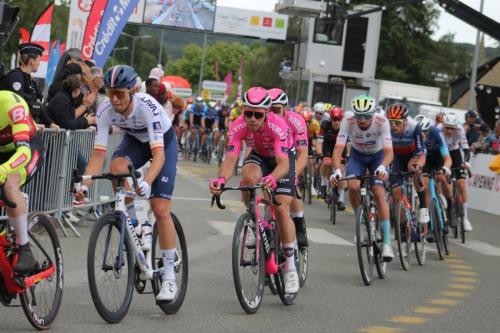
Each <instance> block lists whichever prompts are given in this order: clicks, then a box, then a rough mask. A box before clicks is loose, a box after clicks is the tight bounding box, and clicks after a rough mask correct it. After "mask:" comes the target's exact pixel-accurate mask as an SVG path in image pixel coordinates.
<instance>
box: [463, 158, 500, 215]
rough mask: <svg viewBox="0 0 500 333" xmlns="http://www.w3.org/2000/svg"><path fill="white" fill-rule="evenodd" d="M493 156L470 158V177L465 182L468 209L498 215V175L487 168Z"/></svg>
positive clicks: (499, 186)
mask: <svg viewBox="0 0 500 333" xmlns="http://www.w3.org/2000/svg"><path fill="white" fill-rule="evenodd" d="M493 158H494V155H486V154H477V155H476V156H472V157H471V161H470V162H471V172H472V177H471V178H469V179H468V180H467V193H468V201H469V207H470V208H472V209H477V210H481V211H484V212H487V213H490V214H495V215H500V205H499V203H500V174H496V173H494V172H492V171H491V170H490V169H489V168H488V166H489V165H490V162H491V160H492V159H493Z"/></svg>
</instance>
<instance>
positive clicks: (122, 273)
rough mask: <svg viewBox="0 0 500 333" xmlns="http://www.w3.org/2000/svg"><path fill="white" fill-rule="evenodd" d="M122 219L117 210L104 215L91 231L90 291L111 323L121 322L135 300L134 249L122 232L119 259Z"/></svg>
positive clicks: (97, 305)
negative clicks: (120, 256)
mask: <svg viewBox="0 0 500 333" xmlns="http://www.w3.org/2000/svg"><path fill="white" fill-rule="evenodd" d="M121 223H125V222H124V221H122V220H121V218H120V216H119V215H118V213H117V212H113V213H106V214H104V215H103V216H101V217H100V218H99V219H98V220H97V222H96V224H95V225H94V227H93V228H92V232H91V234H90V239H89V247H88V251H87V271H88V279H89V288H90V295H91V296H92V301H93V302H94V305H95V307H96V309H97V312H98V313H99V315H100V316H101V317H102V319H104V320H105V321H107V322H108V323H111V324H114V323H118V322H120V321H121V320H122V319H123V318H124V317H125V315H126V314H127V312H128V309H129V307H130V304H131V303H132V296H133V290H134V275H135V269H134V252H135V251H134V249H133V247H132V243H131V242H130V239H129V237H128V235H127V234H126V235H123V236H124V237H125V240H124V242H123V249H122V253H121V255H122V256H123V259H122V261H123V262H122V264H121V265H120V264H119V263H118V258H119V255H120V253H119V247H120V237H121Z"/></svg>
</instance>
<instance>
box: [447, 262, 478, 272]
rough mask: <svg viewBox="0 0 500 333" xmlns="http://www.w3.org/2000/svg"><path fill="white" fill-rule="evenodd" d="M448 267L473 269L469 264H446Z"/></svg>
mask: <svg viewBox="0 0 500 333" xmlns="http://www.w3.org/2000/svg"><path fill="white" fill-rule="evenodd" d="M447 265H448V267H449V268H454V269H465V270H470V271H472V270H474V268H472V267H471V266H468V265H457V264H448V263H447Z"/></svg>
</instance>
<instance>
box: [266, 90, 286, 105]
mask: <svg viewBox="0 0 500 333" xmlns="http://www.w3.org/2000/svg"><path fill="white" fill-rule="evenodd" d="M267 93H268V94H269V96H271V100H272V101H271V104H272V105H274V104H278V105H283V106H287V105H288V96H287V95H286V94H285V92H284V91H283V90H281V89H280V88H273V89H269V90H268V91H267Z"/></svg>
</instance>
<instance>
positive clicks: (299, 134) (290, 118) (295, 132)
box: [285, 111, 307, 149]
mask: <svg viewBox="0 0 500 333" xmlns="http://www.w3.org/2000/svg"><path fill="white" fill-rule="evenodd" d="M285 121H286V123H287V125H288V127H289V128H290V132H291V140H292V143H293V146H294V147H295V149H297V148H300V147H305V148H307V126H306V122H305V121H304V118H302V116H301V115H300V114H298V113H296V112H293V111H285Z"/></svg>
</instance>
